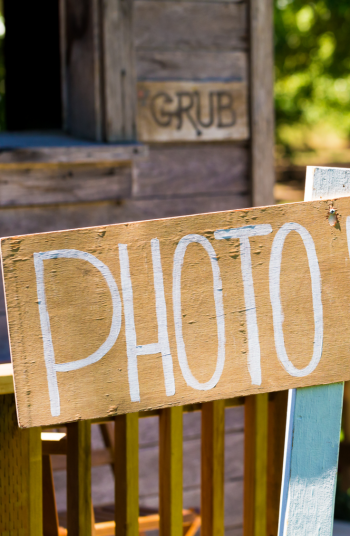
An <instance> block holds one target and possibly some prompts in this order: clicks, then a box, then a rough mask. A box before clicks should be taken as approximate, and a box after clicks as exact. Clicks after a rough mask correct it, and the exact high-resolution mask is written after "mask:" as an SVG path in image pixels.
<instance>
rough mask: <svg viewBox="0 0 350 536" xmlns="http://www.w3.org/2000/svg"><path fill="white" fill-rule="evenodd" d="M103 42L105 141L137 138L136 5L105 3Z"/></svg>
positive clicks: (122, 1) (126, 0) (115, 0)
mask: <svg viewBox="0 0 350 536" xmlns="http://www.w3.org/2000/svg"><path fill="white" fill-rule="evenodd" d="M101 18H102V21H101V27H102V43H103V79H104V81H103V94H104V138H105V140H106V141H108V142H113V141H119V140H135V139H136V75H135V56H134V42H133V2H132V1H131V0H112V1H109V2H102V3H101Z"/></svg>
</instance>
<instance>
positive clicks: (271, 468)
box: [267, 391, 288, 536]
mask: <svg viewBox="0 0 350 536" xmlns="http://www.w3.org/2000/svg"><path fill="white" fill-rule="evenodd" d="M287 402H288V391H278V392H277V393H270V394H269V406H268V444H267V449H268V454H267V536H277V533H278V515H279V505H280V493H281V483H282V473H283V452H284V437H285V433H286V418H287Z"/></svg>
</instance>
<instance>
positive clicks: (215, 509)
mask: <svg viewBox="0 0 350 536" xmlns="http://www.w3.org/2000/svg"><path fill="white" fill-rule="evenodd" d="M201 458H202V459H201V516H202V526H201V534H202V535H203V536H214V535H215V536H223V535H224V474H225V403H224V401H223V400H217V401H215V402H207V403H206V404H203V407H202V440H201Z"/></svg>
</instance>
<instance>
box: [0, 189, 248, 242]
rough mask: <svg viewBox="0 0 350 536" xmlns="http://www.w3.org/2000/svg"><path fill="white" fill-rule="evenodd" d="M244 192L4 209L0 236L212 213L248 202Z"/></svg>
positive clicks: (244, 204) (162, 196)
mask: <svg viewBox="0 0 350 536" xmlns="http://www.w3.org/2000/svg"><path fill="white" fill-rule="evenodd" d="M249 201H250V197H249V195H248V193H247V192H242V193H241V195H240V194H230V193H225V192H224V193H223V194H219V195H216V194H215V192H210V193H208V194H207V193H205V194H198V195H180V196H178V197H175V196H169V197H167V196H166V195H164V194H163V195H161V196H159V197H158V198H153V199H152V198H150V199H143V198H142V197H141V196H140V198H139V199H137V198H136V199H125V200H122V201H117V202H116V201H105V202H97V203H70V204H65V205H47V206H33V207H15V208H6V209H5V210H3V211H2V213H1V219H0V236H11V235H15V234H25V233H40V232H43V231H59V230H61V229H62V228H63V229H64V228H66V229H69V228H74V227H76V228H77V227H91V226H94V225H109V224H112V223H124V222H128V221H141V220H149V219H152V218H157V217H158V218H169V217H174V216H182V215H184V214H195V213H197V214H198V213H202V212H215V211H220V210H230V209H232V208H243V207H246V206H247V205H249Z"/></svg>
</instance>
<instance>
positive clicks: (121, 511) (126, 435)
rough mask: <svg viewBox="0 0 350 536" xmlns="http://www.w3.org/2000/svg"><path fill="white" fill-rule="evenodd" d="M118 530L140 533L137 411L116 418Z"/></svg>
mask: <svg viewBox="0 0 350 536" xmlns="http://www.w3.org/2000/svg"><path fill="white" fill-rule="evenodd" d="M114 448H115V458H114V474H115V534H116V536H138V534H139V523H138V516H139V420H138V413H128V414H127V415H118V416H117V417H116V418H115V443H114Z"/></svg>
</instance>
